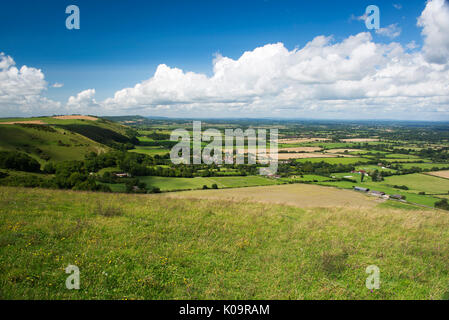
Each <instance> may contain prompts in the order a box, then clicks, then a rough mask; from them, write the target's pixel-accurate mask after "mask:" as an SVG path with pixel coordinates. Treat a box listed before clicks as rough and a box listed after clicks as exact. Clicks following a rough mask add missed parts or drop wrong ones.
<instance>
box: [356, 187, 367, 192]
mask: <svg viewBox="0 0 449 320" xmlns="http://www.w3.org/2000/svg"><path fill="white" fill-rule="evenodd" d="M354 191H360V192H368V191H369V189H367V188H362V187H354Z"/></svg>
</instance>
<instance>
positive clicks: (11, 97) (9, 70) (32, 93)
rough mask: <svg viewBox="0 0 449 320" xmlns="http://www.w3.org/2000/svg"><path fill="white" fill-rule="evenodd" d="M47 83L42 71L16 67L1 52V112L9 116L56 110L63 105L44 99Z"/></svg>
mask: <svg viewBox="0 0 449 320" xmlns="http://www.w3.org/2000/svg"><path fill="white" fill-rule="evenodd" d="M46 89H47V82H46V81H45V77H44V74H43V72H42V71H41V70H40V69H36V68H30V67H27V66H22V67H20V69H19V68H17V67H16V63H15V61H14V59H13V58H12V57H10V56H7V55H6V54H4V53H3V52H0V110H1V112H2V114H3V115H5V116H9V115H14V114H17V113H18V112H19V113H31V112H33V111H36V110H43V111H44V112H45V110H56V109H58V108H60V106H61V104H60V103H59V102H55V101H52V100H49V99H47V98H45V97H43V96H42V95H41V94H42V92H43V91H45V90H46Z"/></svg>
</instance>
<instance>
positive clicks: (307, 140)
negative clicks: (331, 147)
mask: <svg viewBox="0 0 449 320" xmlns="http://www.w3.org/2000/svg"><path fill="white" fill-rule="evenodd" d="M316 141H330V139H326V138H294V139H279V143H287V144H288V143H303V142H316Z"/></svg>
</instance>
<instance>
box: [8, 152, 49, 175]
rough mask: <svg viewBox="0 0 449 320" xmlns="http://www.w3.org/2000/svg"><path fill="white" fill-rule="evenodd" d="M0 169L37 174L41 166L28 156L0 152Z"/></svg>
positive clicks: (19, 153)
mask: <svg viewBox="0 0 449 320" xmlns="http://www.w3.org/2000/svg"><path fill="white" fill-rule="evenodd" d="M0 168H3V169H13V170H19V171H28V172H39V171H40V169H41V165H40V164H39V162H37V161H36V160H35V159H33V158H31V157H30V156H29V155H27V154H25V153H22V152H16V151H1V152H0Z"/></svg>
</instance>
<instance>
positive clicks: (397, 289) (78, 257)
mask: <svg viewBox="0 0 449 320" xmlns="http://www.w3.org/2000/svg"><path fill="white" fill-rule="evenodd" d="M319 205H320V204H319V203H318V204H317V206H319ZM447 261H449V215H448V214H447V213H446V212H442V211H435V210H433V211H420V210H411V211H407V210H400V209H391V208H386V207H374V208H373V207H371V208H358V209H357V208H297V207H291V206H280V205H274V204H256V203H248V202H242V201H240V202H237V201H225V200H216V201H208V200H194V199H172V198H169V197H168V196H167V195H140V196H139V195H124V194H101V193H81V192H73V191H55V190H51V191H48V190H43V189H22V188H8V187H0V288H1V290H0V298H1V299H87V298H104V299H143V298H146V299H174V298H176V299H183V298H185V299H200V298H201V299H315V298H316V299H442V298H445V299H447V298H448V297H449V289H448V287H447V283H448V281H449V265H448V263H447ZM68 264H74V265H77V266H78V267H79V268H80V286H81V288H80V290H67V289H66V288H65V281H66V278H67V276H68V275H67V274H66V273H65V268H66V267H67V265H68ZM373 264H374V265H377V266H378V267H379V268H380V271H381V274H380V278H381V288H380V289H379V290H375V291H370V290H368V289H367V288H366V287H365V280H366V278H367V276H368V275H367V274H366V273H365V269H366V267H367V266H369V265H373Z"/></svg>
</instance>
